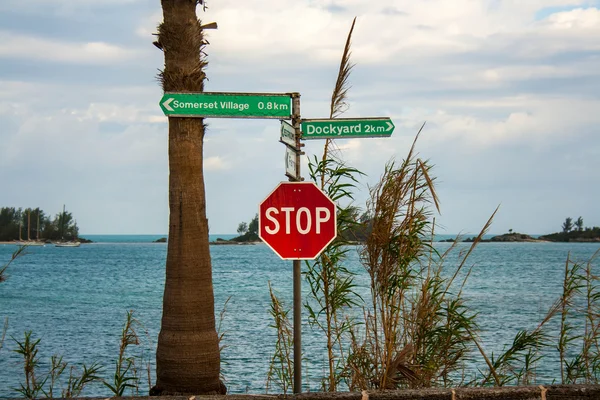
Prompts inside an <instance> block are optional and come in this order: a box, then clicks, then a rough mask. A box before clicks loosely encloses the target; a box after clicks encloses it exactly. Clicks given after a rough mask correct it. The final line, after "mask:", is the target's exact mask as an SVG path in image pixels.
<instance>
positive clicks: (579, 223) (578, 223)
mask: <svg viewBox="0 0 600 400" xmlns="http://www.w3.org/2000/svg"><path fill="white" fill-rule="evenodd" d="M575 226H576V227H577V230H578V231H579V232H583V218H581V217H579V218H577V221H575Z"/></svg>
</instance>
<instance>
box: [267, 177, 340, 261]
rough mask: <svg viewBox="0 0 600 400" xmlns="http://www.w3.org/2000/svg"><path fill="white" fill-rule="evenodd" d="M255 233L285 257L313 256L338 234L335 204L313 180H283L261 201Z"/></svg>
mask: <svg viewBox="0 0 600 400" xmlns="http://www.w3.org/2000/svg"><path fill="white" fill-rule="evenodd" d="M258 232H259V234H258V235H259V236H260V238H261V239H262V240H263V241H264V242H265V243H266V244H267V245H269V247H270V248H271V249H273V251H274V252H275V253H277V255H279V257H281V258H282V259H284V260H312V259H315V258H316V257H317V256H318V255H319V254H321V252H322V251H323V249H325V247H327V245H328V244H329V243H331V242H332V241H333V239H335V237H336V235H337V223H336V206H335V203H334V202H333V201H331V199H330V198H329V197H327V195H325V193H323V192H322V191H321V190H320V189H319V188H318V187H317V185H315V184H314V183H312V182H282V183H280V184H279V186H277V187H276V188H275V190H273V191H272V192H271V194H269V195H268V196H267V198H266V199H264V200H263V202H262V203H260V206H259V212H258Z"/></svg>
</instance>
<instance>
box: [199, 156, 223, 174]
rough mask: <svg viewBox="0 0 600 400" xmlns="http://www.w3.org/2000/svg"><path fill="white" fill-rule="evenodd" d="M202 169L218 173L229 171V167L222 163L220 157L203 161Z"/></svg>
mask: <svg viewBox="0 0 600 400" xmlns="http://www.w3.org/2000/svg"><path fill="white" fill-rule="evenodd" d="M204 168H205V169H206V170H207V171H218V170H224V169H229V166H228V165H227V164H226V163H225V161H223V158H222V157H219V156H213V157H207V158H205V159H204Z"/></svg>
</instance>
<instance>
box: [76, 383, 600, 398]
mask: <svg viewBox="0 0 600 400" xmlns="http://www.w3.org/2000/svg"><path fill="white" fill-rule="evenodd" d="M80 399H82V400H107V399H108V398H107V397H81V398H80ZM121 399H122V400H600V385H550V386H518V387H514V386H513V387H501V388H499V387H486V388H455V389H420V390H408V389H407V390H391V391H383V392H375V391H373V392H368V391H365V392H363V393H358V392H336V393H325V392H311V393H303V394H299V395H287V396H285V395H265V394H258V395H242V394H233V395H227V396H218V395H206V396H157V397H122V398H121ZM71 400H73V399H71Z"/></svg>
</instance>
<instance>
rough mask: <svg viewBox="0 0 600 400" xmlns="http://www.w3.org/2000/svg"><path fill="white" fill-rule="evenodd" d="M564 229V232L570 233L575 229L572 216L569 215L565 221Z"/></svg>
mask: <svg viewBox="0 0 600 400" xmlns="http://www.w3.org/2000/svg"><path fill="white" fill-rule="evenodd" d="M562 229H563V232H564V233H569V232H571V230H572V229H573V219H572V218H571V217H567V219H565V222H564V223H563V225H562Z"/></svg>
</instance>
